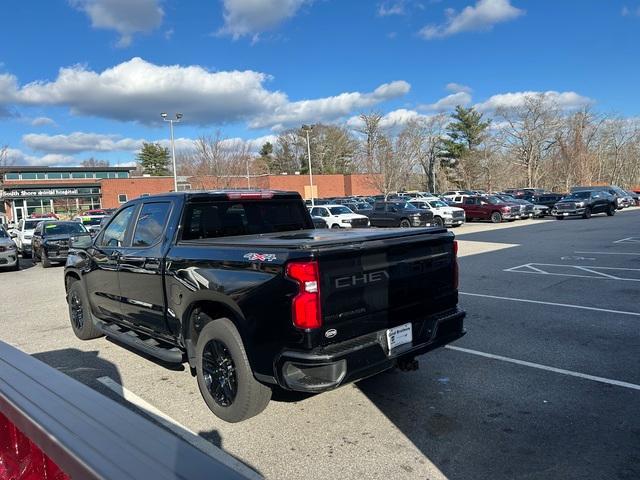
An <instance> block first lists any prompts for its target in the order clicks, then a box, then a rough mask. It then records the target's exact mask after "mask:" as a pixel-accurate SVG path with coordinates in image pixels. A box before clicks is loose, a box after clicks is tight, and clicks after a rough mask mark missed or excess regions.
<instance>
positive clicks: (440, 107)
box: [419, 92, 471, 112]
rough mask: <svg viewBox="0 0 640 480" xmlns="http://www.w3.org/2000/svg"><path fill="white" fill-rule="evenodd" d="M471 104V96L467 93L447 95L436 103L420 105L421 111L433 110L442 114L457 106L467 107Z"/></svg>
mask: <svg viewBox="0 0 640 480" xmlns="http://www.w3.org/2000/svg"><path fill="white" fill-rule="evenodd" d="M470 103H471V94H470V93H468V92H457V93H452V94H451V95H447V96H446V97H444V98H441V99H440V100H438V101H437V102H436V103H431V104H427V105H420V107H419V108H420V109H421V110H434V111H436V112H442V111H446V110H452V109H454V108H455V107H457V106H458V105H462V106H465V105H468V104H470Z"/></svg>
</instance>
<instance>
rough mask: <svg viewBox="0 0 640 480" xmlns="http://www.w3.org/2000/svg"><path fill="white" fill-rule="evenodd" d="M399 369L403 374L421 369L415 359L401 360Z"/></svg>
mask: <svg viewBox="0 0 640 480" xmlns="http://www.w3.org/2000/svg"><path fill="white" fill-rule="evenodd" d="M398 368H399V369H400V370H402V371H403V372H411V371H413V370H418V368H420V364H419V363H418V360H416V359H415V357H409V358H400V359H398Z"/></svg>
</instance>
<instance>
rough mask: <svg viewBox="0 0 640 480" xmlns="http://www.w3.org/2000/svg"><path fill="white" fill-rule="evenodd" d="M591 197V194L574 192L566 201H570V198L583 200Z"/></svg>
mask: <svg viewBox="0 0 640 480" xmlns="http://www.w3.org/2000/svg"><path fill="white" fill-rule="evenodd" d="M590 196H591V192H574V193H572V194H571V195H569V196H568V197H565V198H568V199H572V198H578V199H584V198H589V197H590Z"/></svg>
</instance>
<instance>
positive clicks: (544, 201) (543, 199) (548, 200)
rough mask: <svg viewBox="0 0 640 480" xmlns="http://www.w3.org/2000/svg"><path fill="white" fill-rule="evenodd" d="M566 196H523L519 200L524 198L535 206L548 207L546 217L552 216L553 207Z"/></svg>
mask: <svg viewBox="0 0 640 480" xmlns="http://www.w3.org/2000/svg"><path fill="white" fill-rule="evenodd" d="M565 196H566V195H565V194H562V193H539V194H530V193H529V194H527V193H525V194H524V195H521V196H519V197H517V198H522V199H523V200H528V201H529V202H531V203H533V204H534V205H538V206H541V207H547V209H546V211H545V215H550V214H551V210H552V209H553V206H554V205H555V204H556V203H558V202H559V201H560V200H562V199H563V198H564V197H565Z"/></svg>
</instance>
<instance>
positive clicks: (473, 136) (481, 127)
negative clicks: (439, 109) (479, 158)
mask: <svg viewBox="0 0 640 480" xmlns="http://www.w3.org/2000/svg"><path fill="white" fill-rule="evenodd" d="M451 118H452V119H453V121H452V122H451V123H449V125H448V126H447V135H448V137H449V138H447V139H445V141H444V150H445V152H446V156H447V157H448V158H451V159H454V160H457V159H460V158H462V157H464V156H465V155H466V154H468V153H469V152H473V151H474V150H475V149H476V148H477V147H478V146H479V145H480V144H481V143H482V140H483V138H484V133H485V130H486V129H487V127H488V126H489V124H490V123H491V122H490V121H486V122H485V121H483V120H482V114H481V113H480V112H478V111H476V109H475V108H473V107H470V108H464V107H462V106H460V105H458V106H457V107H456V111H455V112H454V113H453V114H452V115H451Z"/></svg>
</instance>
